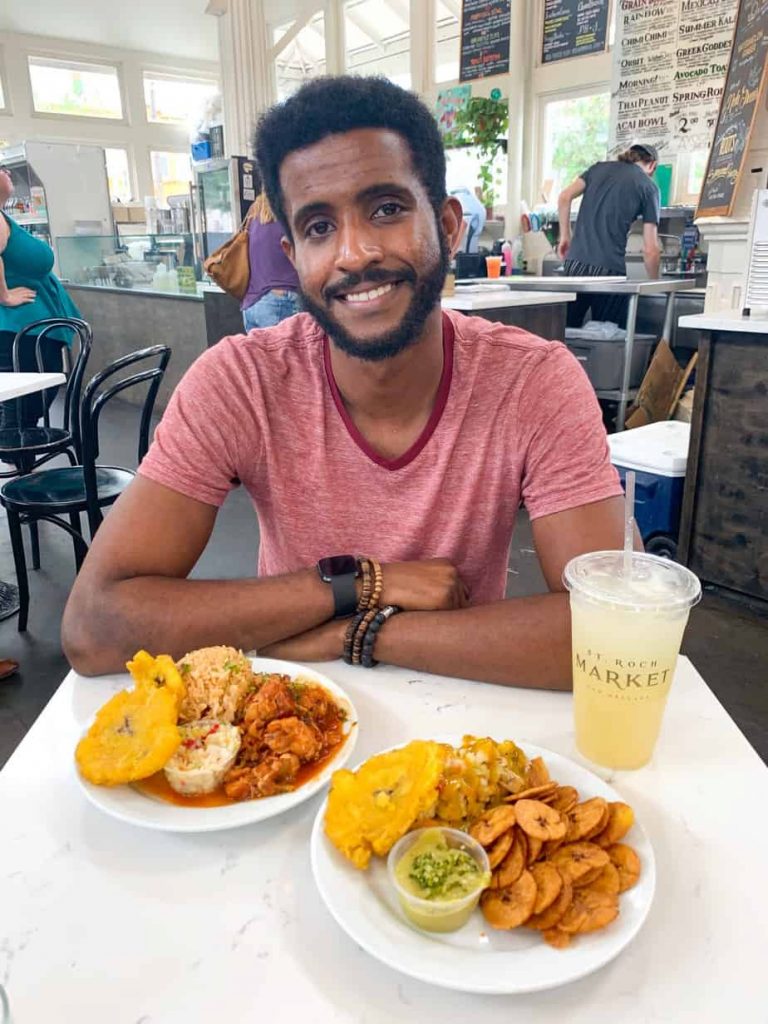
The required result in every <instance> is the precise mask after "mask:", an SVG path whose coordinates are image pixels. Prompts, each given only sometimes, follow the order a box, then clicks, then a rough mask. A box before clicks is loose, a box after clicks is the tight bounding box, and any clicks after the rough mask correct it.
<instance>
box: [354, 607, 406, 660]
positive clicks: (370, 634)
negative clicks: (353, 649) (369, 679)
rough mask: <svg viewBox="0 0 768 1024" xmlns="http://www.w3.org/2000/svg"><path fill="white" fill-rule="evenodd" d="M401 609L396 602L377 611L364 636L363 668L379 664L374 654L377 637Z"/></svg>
mask: <svg viewBox="0 0 768 1024" xmlns="http://www.w3.org/2000/svg"><path fill="white" fill-rule="evenodd" d="M400 610H401V609H400V608H398V607H397V605H394V604H388V605H385V606H384V607H383V608H380V609H379V611H378V612H377V613H376V616H375V617H374V619H373V621H372V622H371V624H370V625H369V626H368V628H367V630H366V633H365V636H364V637H363V645H362V650H361V656H360V664H361V665H362V666H363V668H373V666H374V665H378V661H376V659H375V658H374V656H373V648H374V646H375V645H376V637H377V636H378V633H379V630H380V629H381V627H382V626H383V625H384V623H385V622H386V621H387V619H391V618H392V616H393V615H396V614H397V613H398V612H399V611H400Z"/></svg>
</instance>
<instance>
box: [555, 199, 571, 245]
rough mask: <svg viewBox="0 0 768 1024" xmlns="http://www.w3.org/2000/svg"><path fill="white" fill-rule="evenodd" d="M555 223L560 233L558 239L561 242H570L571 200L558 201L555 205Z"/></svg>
mask: <svg viewBox="0 0 768 1024" xmlns="http://www.w3.org/2000/svg"><path fill="white" fill-rule="evenodd" d="M557 222H558V225H559V229H560V233H559V238H560V241H561V242H570V240H571V200H570V199H559V200H558V203H557Z"/></svg>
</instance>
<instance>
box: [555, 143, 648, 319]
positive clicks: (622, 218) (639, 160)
mask: <svg viewBox="0 0 768 1024" xmlns="http://www.w3.org/2000/svg"><path fill="white" fill-rule="evenodd" d="M658 161H659V154H658V153H657V152H656V147H655V146H652V145H650V144H649V143H645V142H643V143H640V142H638V143H635V144H634V145H633V146H630V148H629V149H628V150H626V151H625V152H623V153H620V154H619V156H618V158H617V159H616V160H603V161H601V162H600V163H597V164H593V165H592V166H591V167H590V168H589V169H588V170H586V171H585V172H584V173H583V174H582V175H580V176H579V177H578V178H576V179H575V180H574V181H573V182H572V183H571V184H570V185H569V186H568V187H567V188H565V189H563V191H562V192H561V193H560V196H559V198H558V203H557V209H558V215H559V219H560V243H559V245H558V247H557V252H558V255H559V256H560V258H561V259H562V260H564V269H565V273H566V275H568V276H569V277H611V276H613V275H621V276H624V275H625V274H626V272H627V265H626V261H625V259H624V252H625V250H626V247H627V236H628V234H629V232H630V229H631V227H632V223H633V221H635V220H636V219H637V218H638V217H642V219H643V261H644V263H645V269H646V270H647V272H648V277H649V278H656V277H658V276H659V236H658V224H659V189H658V186H657V185H656V183H655V182H654V181H652V180H651V175H652V174H653V172H654V171H655V170H656V166H657V164H658ZM577 196H582V200H581V207H580V209H579V215H578V219H577V221H576V227H575V230H574V233H573V237H571V203H572V202H573V201H574V199H576V197H577ZM626 301H627V300H626V296H623V295H610V294H605V295H579V296H578V298H577V300H576V302H573V303H571V304H570V307H569V309H568V326H569V327H581V325H582V323H583V322H584V315H585V313H586V312H587V309H588V308H589V307H591V309H592V317H591V319H592V320H612V321H613V322H614V323H618V324H619V326H620V327H623V326H624V325H625V322H626Z"/></svg>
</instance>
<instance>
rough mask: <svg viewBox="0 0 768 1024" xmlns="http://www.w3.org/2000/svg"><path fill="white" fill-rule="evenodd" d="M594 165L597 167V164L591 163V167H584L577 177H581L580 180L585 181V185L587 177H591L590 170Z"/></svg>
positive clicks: (591, 170)
mask: <svg viewBox="0 0 768 1024" xmlns="http://www.w3.org/2000/svg"><path fill="white" fill-rule="evenodd" d="M595 167H597V164H592V166H591V167H588V168H587V169H586V171H582V172H581V174H580V175H579V177H580V178H581V180H582V181H583V182H584V183H585V184H586V185H588V184H589V179H590V178H591V177H592V172H593V171H594V169H595Z"/></svg>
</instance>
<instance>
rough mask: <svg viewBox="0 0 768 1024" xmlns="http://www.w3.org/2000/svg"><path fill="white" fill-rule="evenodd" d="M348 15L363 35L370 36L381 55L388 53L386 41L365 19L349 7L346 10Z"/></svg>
mask: <svg viewBox="0 0 768 1024" xmlns="http://www.w3.org/2000/svg"><path fill="white" fill-rule="evenodd" d="M346 15H347V18H348V19H349V20H350V21H351V22H352V24H353V25H356V26H357V28H359V29H360V31H361V32H362V33H363V35H366V36H368V38H369V39H370V40H371V42H372V43H373V45H374V46H375V47H376V49H377V50H378V51H379V53H381V54H385V53H386V50H385V49H384V40H383V39H382V37H381V36H380V35H379V34H378V32H376V30H375V29H372V28H371V27H370V25H369V24H368V22H367V21H366V20H365V18H361V17H360V15H359V14H357V13H356V12H355V10H354V8H349V7H348V8H347V10H346Z"/></svg>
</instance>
